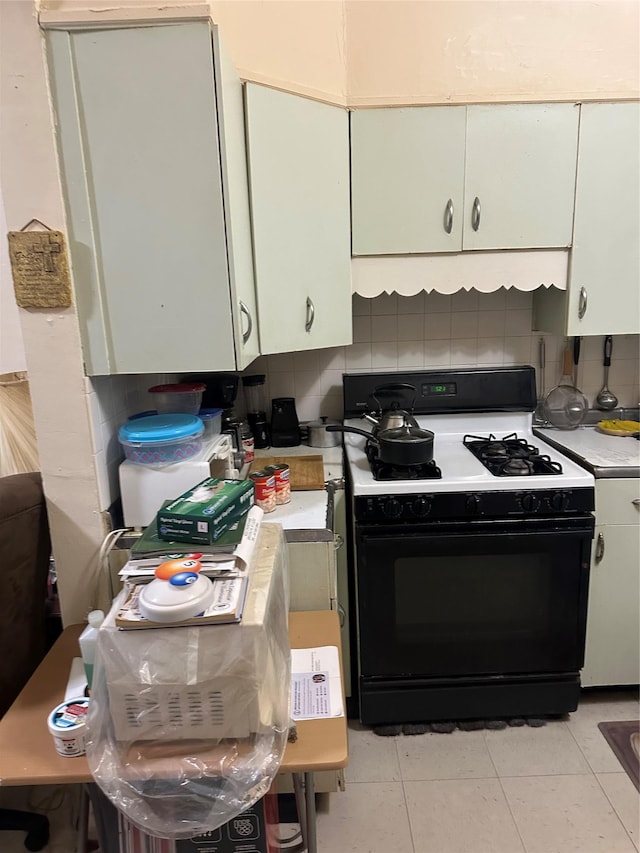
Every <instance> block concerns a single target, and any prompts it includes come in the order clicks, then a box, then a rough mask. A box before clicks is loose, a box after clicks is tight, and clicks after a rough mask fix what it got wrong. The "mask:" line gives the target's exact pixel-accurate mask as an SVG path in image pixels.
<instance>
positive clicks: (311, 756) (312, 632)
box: [0, 610, 348, 853]
mask: <svg viewBox="0 0 640 853" xmlns="http://www.w3.org/2000/svg"><path fill="white" fill-rule="evenodd" d="M84 627H85V626H84V625H71V626H69V627H68V628H66V629H65V630H64V631H63V633H62V634H61V636H60V637H59V638H58V640H57V642H56V643H55V645H54V646H53V648H52V649H51V651H50V652H49V654H48V655H47V656H46V657H45V659H44V660H43V661H42V663H41V664H40V666H39V667H38V669H37V670H36V671H35V673H34V674H33V675H32V677H31V679H30V680H29V681H28V683H27V684H26V686H25V687H24V689H23V690H22V692H21V693H20V695H19V696H18V698H17V699H16V701H15V702H14V703H13V705H12V706H11V708H10V709H9V710H8V711H7V713H6V714H5V715H4V717H3V718H2V720H0V785H6V786H10V785H15V786H19V785H69V784H74V783H90V782H93V776H92V775H91V773H90V771H89V766H88V764H87V760H86V757H85V756H83V755H80V756H76V757H70V756H62V755H58V753H57V752H56V751H55V748H54V746H53V739H52V737H51V735H50V734H49V731H48V729H47V716H48V714H49V713H50V711H51V710H52V709H53V708H55V707H56V705H58V704H60V702H62V701H63V700H64V692H65V688H66V685H67V680H68V677H69V668H70V666H71V661H72V659H73V658H74V657H79V655H80V649H79V646H78V637H79V636H80V633H81V631H82V630H83V628H84ZM289 641H290V643H291V648H295V649H305V648H313V647H315V646H337V647H338V652H339V653H340V623H339V621H338V615H337V613H335V612H333V611H331V610H317V611H309V612H298V613H290V614H289ZM343 703H344V679H343ZM297 730H298V739H297V741H296V742H295V743H288V744H287V748H286V750H285V754H284V758H283V761H282V764H281V766H280V771H281V772H283V773H291V774H293V777H294V786H295V790H296V799H297V802H298V808H299V811H301V812H303V813H301V814H300V821H301V825H302V828H303V834H304V835H305V836H306V840H307V848H308V850H309V853H316V850H317V844H316V833H315V829H316V812H315V791H314V785H313V773H314V771H320V770H338V769H340V768H342V767H346V765H347V761H348V744H347V723H346V717H338V718H332V719H322V720H301V721H300V722H298V723H297ZM303 799H304V809H302V808H301V807H302V800H303ZM305 818H306V819H305Z"/></svg>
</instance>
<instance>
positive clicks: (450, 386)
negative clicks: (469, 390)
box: [422, 382, 458, 397]
mask: <svg viewBox="0 0 640 853" xmlns="http://www.w3.org/2000/svg"><path fill="white" fill-rule="evenodd" d="M457 393H458V388H457V386H456V383H455V382H440V383H438V382H425V384H424V385H423V386H422V396H423V397H455V395H456V394H457Z"/></svg>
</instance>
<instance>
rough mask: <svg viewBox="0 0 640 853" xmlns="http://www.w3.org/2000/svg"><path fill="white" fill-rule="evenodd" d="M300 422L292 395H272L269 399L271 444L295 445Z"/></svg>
mask: <svg viewBox="0 0 640 853" xmlns="http://www.w3.org/2000/svg"><path fill="white" fill-rule="evenodd" d="M299 444H300V422H299V421H298V413H297V412H296V401H295V400H294V398H293V397H274V398H273V400H272V401H271V446H272V447H297V446H298V445H299Z"/></svg>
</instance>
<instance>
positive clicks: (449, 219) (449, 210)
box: [444, 199, 453, 234]
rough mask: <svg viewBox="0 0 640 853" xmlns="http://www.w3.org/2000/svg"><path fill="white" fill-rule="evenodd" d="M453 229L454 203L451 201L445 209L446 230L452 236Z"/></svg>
mask: <svg viewBox="0 0 640 853" xmlns="http://www.w3.org/2000/svg"><path fill="white" fill-rule="evenodd" d="M452 228H453V201H452V200H451V199H449V201H448V202H447V204H446V207H445V209H444V230H445V231H446V232H447V234H451V229H452Z"/></svg>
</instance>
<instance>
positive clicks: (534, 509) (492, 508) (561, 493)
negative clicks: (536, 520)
mask: <svg viewBox="0 0 640 853" xmlns="http://www.w3.org/2000/svg"><path fill="white" fill-rule="evenodd" d="M354 508H355V517H356V520H357V521H361V522H370V523H374V522H378V523H385V522H386V523H388V522H392V521H401V522H403V523H404V522H408V523H419V522H420V521H423V522H431V521H437V520H441V519H453V518H458V519H465V518H478V519H482V518H510V517H533V516H558V515H565V514H574V513H584V512H593V510H594V508H595V491H594V489H593V488H591V487H589V488H577V489H538V490H530V491H526V490H521V491H517V490H514V491H498V492H478V493H473V492H444V493H437V494H422V493H418V494H412V495H374V496H370V497H367V496H363V495H357V496H356V497H355V499H354Z"/></svg>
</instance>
